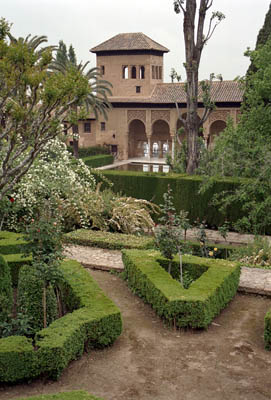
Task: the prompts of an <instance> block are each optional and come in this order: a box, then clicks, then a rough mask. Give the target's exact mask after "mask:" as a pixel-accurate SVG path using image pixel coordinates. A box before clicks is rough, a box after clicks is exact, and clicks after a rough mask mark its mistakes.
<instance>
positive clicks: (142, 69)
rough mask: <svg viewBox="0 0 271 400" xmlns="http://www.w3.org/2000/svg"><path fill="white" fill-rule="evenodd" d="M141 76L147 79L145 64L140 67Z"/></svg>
mask: <svg viewBox="0 0 271 400" xmlns="http://www.w3.org/2000/svg"><path fill="white" fill-rule="evenodd" d="M139 78H140V79H145V67H144V66H143V65H141V67H140V69H139Z"/></svg>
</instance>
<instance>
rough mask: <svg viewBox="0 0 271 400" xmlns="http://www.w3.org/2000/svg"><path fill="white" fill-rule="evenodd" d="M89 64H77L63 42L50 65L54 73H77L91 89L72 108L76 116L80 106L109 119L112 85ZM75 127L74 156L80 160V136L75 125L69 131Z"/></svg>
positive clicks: (97, 69) (72, 53)
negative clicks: (109, 97) (109, 98)
mask: <svg viewBox="0 0 271 400" xmlns="http://www.w3.org/2000/svg"><path fill="white" fill-rule="evenodd" d="M88 64H89V62H86V63H85V64H83V63H82V62H80V63H79V64H77V60H76V55H75V51H74V48H73V47H72V45H70V48H69V53H67V47H66V45H65V43H63V41H60V42H59V47H58V50H57V53H56V57H55V59H54V60H53V62H52V63H51V65H50V69H51V71H52V72H59V73H62V74H63V75H66V74H69V73H70V71H75V72H76V73H77V74H80V75H82V77H84V78H85V79H86V80H87V81H88V83H89V87H90V89H91V90H90V92H89V93H88V95H87V96H86V97H85V98H84V99H82V101H80V102H78V103H77V104H76V105H75V104H73V105H72V106H71V108H72V110H73V112H74V114H75V116H76V115H77V114H78V110H79V109H80V106H81V107H82V106H84V107H85V108H86V111H87V113H90V112H91V111H92V112H94V114H95V117H96V118H97V119H98V117H99V115H102V116H103V117H104V118H105V119H107V112H108V110H109V109H110V102H109V101H108V96H109V95H111V94H112V93H111V88H112V85H111V83H110V82H108V81H106V80H103V79H100V77H101V71H100V69H99V68H96V67H95V68H90V69H87V66H88ZM72 126H73V131H74V132H73V133H74V134H73V150H74V156H75V157H76V158H78V143H79V136H78V133H77V129H74V124H71V125H70V126H68V129H69V128H70V127H72Z"/></svg>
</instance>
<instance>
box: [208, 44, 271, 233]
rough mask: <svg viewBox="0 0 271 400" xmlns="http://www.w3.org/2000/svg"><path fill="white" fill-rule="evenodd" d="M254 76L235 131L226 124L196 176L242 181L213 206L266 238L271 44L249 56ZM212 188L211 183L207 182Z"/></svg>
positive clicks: (270, 217) (270, 202) (270, 199)
mask: <svg viewBox="0 0 271 400" xmlns="http://www.w3.org/2000/svg"><path fill="white" fill-rule="evenodd" d="M248 55H249V56H250V59H251V61H252V63H253V64H254V65H255V72H253V73H251V74H249V75H247V77H246V79H245V82H244V85H245V87H246V103H245V104H243V105H242V108H241V111H242V114H241V117H240V121H239V123H238V125H237V126H234V124H233V123H232V122H230V123H228V126H227V128H226V130H225V131H224V132H223V133H222V134H221V135H220V136H219V137H218V138H217V139H216V140H215V146H214V149H213V150H212V151H210V152H208V154H207V160H205V162H204V163H203V164H202V169H201V173H202V174H204V175H207V176H209V177H212V176H216V177H225V176H231V177H239V178H240V177H242V178H246V179H244V180H242V181H241V182H240V186H239V188H238V189H237V190H236V191H235V192H230V193H229V192H228V193H221V194H220V196H219V197H218V199H217V204H219V205H220V206H222V209H227V206H228V205H229V204H234V203H237V204H238V207H240V205H241V207H242V211H243V216H240V218H239V220H238V221H237V223H236V224H235V228H236V229H239V230H243V231H252V232H253V233H255V234H260V233H265V231H266V229H267V228H268V229H269V230H270V226H271V84H270V82H271V67H270V66H271V38H270V39H269V41H267V42H266V44H265V45H264V46H261V47H260V48H259V49H258V50H255V51H250V52H248ZM209 182H211V181H209Z"/></svg>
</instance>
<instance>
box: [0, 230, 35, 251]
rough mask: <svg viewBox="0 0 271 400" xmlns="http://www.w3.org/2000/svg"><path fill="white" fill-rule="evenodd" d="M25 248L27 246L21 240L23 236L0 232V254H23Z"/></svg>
mask: <svg viewBox="0 0 271 400" xmlns="http://www.w3.org/2000/svg"><path fill="white" fill-rule="evenodd" d="M27 248H28V244H27V243H26V241H25V240H24V239H23V234H21V233H15V232H7V231H0V254H17V253H23V252H24V251H26V250H27Z"/></svg>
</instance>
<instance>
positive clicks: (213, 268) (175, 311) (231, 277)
mask: <svg viewBox="0 0 271 400" xmlns="http://www.w3.org/2000/svg"><path fill="white" fill-rule="evenodd" d="M161 259H162V257H161V255H160V253H159V252H157V251H153V250H147V251H142V250H123V262H124V266H125V271H124V273H125V277H126V279H127V281H128V284H129V286H130V287H131V288H132V289H133V291H135V292H136V293H137V294H138V295H139V296H140V297H142V298H143V299H144V300H145V301H146V302H147V303H149V304H151V305H152V307H153V308H154V310H155V311H156V312H157V314H158V315H159V316H161V317H162V318H164V319H165V320H166V321H167V322H168V323H171V324H174V325H175V326H176V327H179V328H182V327H191V328H207V326H208V325H209V324H210V323H211V321H212V320H213V318H214V317H215V316H216V315H218V314H219V313H220V312H221V310H222V309H223V308H225V307H226V305H227V304H228V303H229V301H230V300H231V299H232V298H233V297H234V295H235V293H236V291H237V288H238V284H239V276H240V267H239V265H238V264H237V263H234V262H229V261H224V260H213V259H206V258H199V257H194V256H183V266H184V268H190V269H191V268H193V269H200V270H201V271H202V269H206V272H204V273H203V274H202V275H201V276H200V277H199V278H198V279H197V280H196V281H194V282H193V283H192V284H191V286H190V287H189V289H184V288H182V287H181V285H180V284H179V283H178V282H177V281H176V280H174V279H173V278H172V277H171V276H170V275H169V274H168V273H167V272H166V271H165V270H164V269H163V268H162V267H161V266H160V265H159V260H161ZM164 260H165V259H164ZM175 261H176V262H177V259H176V260H175Z"/></svg>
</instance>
